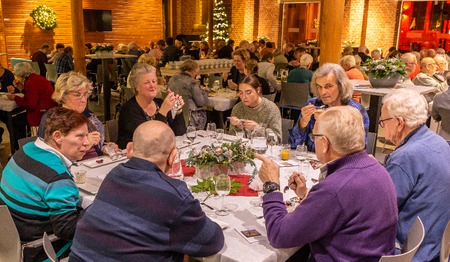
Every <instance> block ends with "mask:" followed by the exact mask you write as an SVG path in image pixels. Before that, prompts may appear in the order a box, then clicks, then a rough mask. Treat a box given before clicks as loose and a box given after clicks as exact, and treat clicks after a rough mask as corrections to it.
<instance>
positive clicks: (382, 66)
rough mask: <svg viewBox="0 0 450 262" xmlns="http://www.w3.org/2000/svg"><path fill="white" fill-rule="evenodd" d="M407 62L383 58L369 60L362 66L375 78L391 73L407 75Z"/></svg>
mask: <svg viewBox="0 0 450 262" xmlns="http://www.w3.org/2000/svg"><path fill="white" fill-rule="evenodd" d="M405 67H406V65H405V63H403V62H402V61H401V60H400V59H397V58H391V59H381V60H370V59H369V60H368V61H366V63H365V64H364V66H363V67H362V68H361V69H362V70H363V71H364V72H365V73H367V74H371V75H372V76H373V78H375V79H381V78H384V77H385V76H387V75H390V74H398V75H401V76H405V75H406V70H405Z"/></svg>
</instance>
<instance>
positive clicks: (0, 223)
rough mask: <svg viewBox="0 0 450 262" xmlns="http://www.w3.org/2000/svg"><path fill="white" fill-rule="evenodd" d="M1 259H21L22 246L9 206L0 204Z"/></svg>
mask: <svg viewBox="0 0 450 262" xmlns="http://www.w3.org/2000/svg"><path fill="white" fill-rule="evenodd" d="M0 232H2V237H0V261H14V262H15V261H21V258H22V247H21V244H20V238H19V233H18V232H17V228H16V225H15V224H14V221H13V219H12V217H11V214H10V212H9V210H8V207H7V206H5V205H1V206H0Z"/></svg>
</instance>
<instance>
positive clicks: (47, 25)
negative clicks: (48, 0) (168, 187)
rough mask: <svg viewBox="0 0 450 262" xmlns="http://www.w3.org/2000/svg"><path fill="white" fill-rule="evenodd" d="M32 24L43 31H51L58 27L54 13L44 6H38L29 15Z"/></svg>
mask: <svg viewBox="0 0 450 262" xmlns="http://www.w3.org/2000/svg"><path fill="white" fill-rule="evenodd" d="M30 16H31V17H32V18H33V21H34V23H35V24H36V25H37V26H39V27H40V28H41V29H44V30H52V29H54V28H56V27H58V22H57V21H56V20H57V17H56V13H55V12H54V11H53V9H51V8H50V7H48V6H46V5H39V6H37V7H36V8H35V9H33V10H32V11H31V13H30Z"/></svg>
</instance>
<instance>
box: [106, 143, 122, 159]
mask: <svg viewBox="0 0 450 262" xmlns="http://www.w3.org/2000/svg"><path fill="white" fill-rule="evenodd" d="M105 151H106V154H108V156H109V157H110V158H111V160H116V159H117V158H119V154H118V153H117V152H116V149H115V148H114V145H111V144H109V145H106V146H105Z"/></svg>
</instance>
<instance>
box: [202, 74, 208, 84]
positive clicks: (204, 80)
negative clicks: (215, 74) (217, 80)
mask: <svg viewBox="0 0 450 262" xmlns="http://www.w3.org/2000/svg"><path fill="white" fill-rule="evenodd" d="M203 85H204V86H206V87H209V75H206V76H205V78H203Z"/></svg>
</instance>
